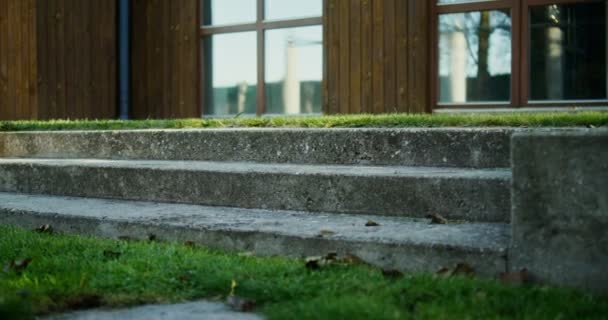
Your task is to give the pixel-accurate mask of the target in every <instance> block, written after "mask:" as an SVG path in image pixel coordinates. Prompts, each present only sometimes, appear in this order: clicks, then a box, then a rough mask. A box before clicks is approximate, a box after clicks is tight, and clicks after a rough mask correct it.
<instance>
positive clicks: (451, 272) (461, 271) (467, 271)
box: [435, 263, 475, 277]
mask: <svg viewBox="0 0 608 320" xmlns="http://www.w3.org/2000/svg"><path fill="white" fill-rule="evenodd" d="M435 274H437V275H440V276H444V277H452V276H456V275H465V276H473V275H475V269H474V268H473V267H471V265H469V264H467V263H458V264H457V265H456V267H454V269H450V268H446V267H443V268H441V269H439V270H437V272H436V273H435Z"/></svg>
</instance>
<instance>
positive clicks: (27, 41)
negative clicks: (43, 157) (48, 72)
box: [0, 0, 38, 120]
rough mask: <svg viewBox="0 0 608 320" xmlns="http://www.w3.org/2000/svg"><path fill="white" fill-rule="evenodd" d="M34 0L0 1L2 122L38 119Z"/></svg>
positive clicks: (0, 112)
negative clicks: (3, 120)
mask: <svg viewBox="0 0 608 320" xmlns="http://www.w3.org/2000/svg"><path fill="white" fill-rule="evenodd" d="M36 65H37V60H36V10H35V0H0V119H6V120H16V119H33V118H36V117H37V111H38V110H37V79H36V69H37V66H36Z"/></svg>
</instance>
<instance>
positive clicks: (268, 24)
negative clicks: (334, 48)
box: [197, 0, 326, 117]
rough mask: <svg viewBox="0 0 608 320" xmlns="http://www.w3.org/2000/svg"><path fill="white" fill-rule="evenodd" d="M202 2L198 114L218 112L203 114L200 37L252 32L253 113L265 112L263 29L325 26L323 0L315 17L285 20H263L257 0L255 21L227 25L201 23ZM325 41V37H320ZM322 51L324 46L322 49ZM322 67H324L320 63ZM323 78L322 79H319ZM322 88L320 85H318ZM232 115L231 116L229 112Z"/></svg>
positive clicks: (201, 9) (263, 10)
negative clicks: (253, 49) (255, 78)
mask: <svg viewBox="0 0 608 320" xmlns="http://www.w3.org/2000/svg"><path fill="white" fill-rule="evenodd" d="M203 1H205V0H199V1H198V6H199V9H198V23H197V24H198V27H199V37H198V39H199V46H198V48H199V54H198V60H199V62H198V74H199V75H198V79H199V84H198V88H199V90H198V91H199V97H198V101H199V104H200V110H201V115H202V116H203V117H217V115H212V114H205V110H206V108H207V106H206V105H205V88H206V83H205V70H204V64H203V62H204V61H205V59H206V58H207V57H206V55H205V52H204V50H203V48H202V47H203V40H204V38H205V37H211V36H214V35H219V34H228V33H237V32H251V31H254V32H255V33H256V47H257V48H256V50H257V51H256V54H257V57H256V59H257V63H256V64H257V84H256V114H255V115H256V116H261V115H265V114H266V31H268V30H274V29H285V28H295V27H309V26H318V25H320V26H322V27H324V23H323V17H324V16H325V1H326V0H321V6H322V12H321V16H314V17H298V18H287V19H276V20H266V17H265V15H266V0H255V1H256V21H254V22H245V23H236V24H227V25H203V23H202V22H203V19H202V17H203V16H204V13H205V12H204V6H203ZM323 41H325V39H323ZM323 50H325V49H323ZM320 67H321V68H323V66H320ZM321 81H322V82H323V81H325V79H321ZM321 86H322V87H323V84H322V85H321ZM228 116H234V115H228Z"/></svg>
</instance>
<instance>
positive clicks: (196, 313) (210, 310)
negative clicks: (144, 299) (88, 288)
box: [42, 301, 263, 320]
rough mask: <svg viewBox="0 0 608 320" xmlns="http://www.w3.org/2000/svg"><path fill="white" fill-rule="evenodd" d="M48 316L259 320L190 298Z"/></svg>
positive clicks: (61, 319) (63, 319)
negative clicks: (168, 303) (170, 303)
mask: <svg viewBox="0 0 608 320" xmlns="http://www.w3.org/2000/svg"><path fill="white" fill-rule="evenodd" d="M42 319H44V320H200V319H205V320H258V319H263V318H262V317H260V316H259V315H256V314H253V313H243V312H236V311H232V310H230V309H229V308H228V307H227V306H226V305H224V304H223V303H219V302H208V301H199V302H189V303H181V304H173V305H148V306H140V307H133V308H127V309H117V310H107V309H96V310H89V311H78V312H71V313H66V314H61V315H53V316H48V317H44V318H42Z"/></svg>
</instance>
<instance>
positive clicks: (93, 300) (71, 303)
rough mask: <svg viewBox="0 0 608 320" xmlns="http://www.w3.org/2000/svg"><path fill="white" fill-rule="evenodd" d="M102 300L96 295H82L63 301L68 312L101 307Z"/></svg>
mask: <svg viewBox="0 0 608 320" xmlns="http://www.w3.org/2000/svg"><path fill="white" fill-rule="evenodd" d="M102 302H103V301H102V298H101V296H100V295H97V294H82V295H79V296H75V297H71V298H68V299H67V300H66V301H65V304H66V306H67V308H66V309H69V310H80V309H92V308H96V307H99V306H101V305H102V304H103V303H102Z"/></svg>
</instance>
